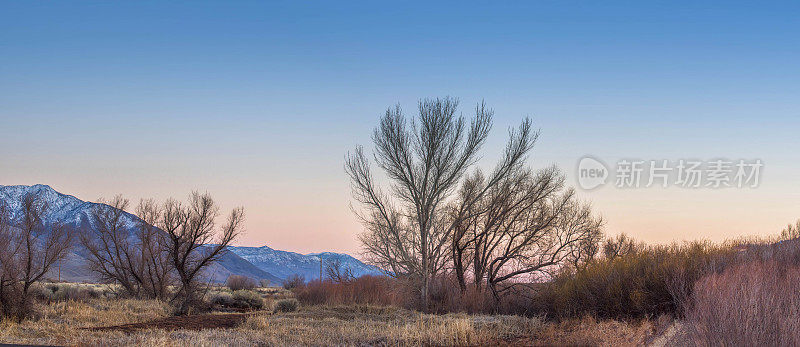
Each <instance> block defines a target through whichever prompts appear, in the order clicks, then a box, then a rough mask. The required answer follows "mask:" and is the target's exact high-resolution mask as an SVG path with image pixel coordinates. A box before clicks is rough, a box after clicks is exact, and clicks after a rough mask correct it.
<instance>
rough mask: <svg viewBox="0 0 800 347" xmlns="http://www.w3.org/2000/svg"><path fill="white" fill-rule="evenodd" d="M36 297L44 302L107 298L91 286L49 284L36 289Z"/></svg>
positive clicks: (103, 293) (38, 286)
mask: <svg viewBox="0 0 800 347" xmlns="http://www.w3.org/2000/svg"><path fill="white" fill-rule="evenodd" d="M33 290H35V293H34V296H35V297H36V298H37V299H39V300H42V301H48V302H57V301H85V300H88V299H92V298H98V297H101V296H105V295H106V293H105V292H103V291H101V290H98V289H96V288H95V287H93V286H90V285H80V284H69V283H48V284H40V285H37V286H36V287H35V289H33Z"/></svg>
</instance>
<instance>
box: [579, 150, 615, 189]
mask: <svg viewBox="0 0 800 347" xmlns="http://www.w3.org/2000/svg"><path fill="white" fill-rule="evenodd" d="M607 178H608V168H606V166H605V165H604V164H603V163H602V162H600V161H599V160H597V159H595V158H592V157H583V158H581V160H580V161H579V162H578V185H579V186H580V187H581V188H583V189H585V190H591V189H594V188H597V187H599V186H601V185H603V184H605V183H606V179H607Z"/></svg>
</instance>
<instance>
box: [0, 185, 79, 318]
mask: <svg viewBox="0 0 800 347" xmlns="http://www.w3.org/2000/svg"><path fill="white" fill-rule="evenodd" d="M21 205H22V220H21V223H19V225H17V226H12V225H11V220H10V216H9V211H8V210H7V209H6V208H5V207H0V312H2V315H3V316H5V317H12V318H14V319H16V320H22V319H24V318H25V317H27V316H28V315H29V314H30V313H31V304H32V302H31V301H32V295H31V286H32V285H33V284H34V283H35V282H37V281H39V280H40V279H42V278H43V276H45V275H46V274H47V273H48V272H49V271H50V269H51V267H52V266H53V264H55V263H56V262H58V261H59V260H61V259H63V258H64V257H65V256H66V255H67V254H68V252H69V250H70V248H71V246H72V235H73V233H72V231H71V230H70V229H68V228H66V227H63V226H62V225H44V224H43V222H42V216H43V214H44V213H45V212H46V211H47V208H48V207H47V203H46V202H45V201H44V200H43V199H42V198H41V197H40V196H39V195H36V194H26V195H24V196H23V198H22V201H21Z"/></svg>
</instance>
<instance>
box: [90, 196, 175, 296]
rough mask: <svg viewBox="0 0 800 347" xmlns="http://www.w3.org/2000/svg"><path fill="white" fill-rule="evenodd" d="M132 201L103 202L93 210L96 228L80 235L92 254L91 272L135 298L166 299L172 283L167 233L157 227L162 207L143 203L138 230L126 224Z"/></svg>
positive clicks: (136, 226)
mask: <svg viewBox="0 0 800 347" xmlns="http://www.w3.org/2000/svg"><path fill="white" fill-rule="evenodd" d="M127 207H128V200H126V199H124V198H122V197H121V196H116V197H114V199H112V200H111V201H108V202H104V201H102V200H101V201H100V203H98V204H97V205H95V206H94V207H93V209H92V218H93V220H94V226H95V227H94V228H89V229H87V230H85V231H84V232H83V233H81V235H80V241H81V244H82V245H83V246H84V248H85V249H86V250H87V252H88V253H89V256H88V257H87V261H88V263H89V267H90V269H91V270H92V271H93V272H94V273H95V274H97V275H98V276H99V277H100V279H101V280H103V281H106V282H112V281H113V282H114V283H117V284H119V285H120V286H121V287H122V289H123V291H124V292H125V293H126V294H128V295H131V296H134V297H146V298H156V299H165V298H166V297H167V295H168V289H169V284H170V269H169V262H168V257H167V254H166V252H165V251H164V250H163V244H164V240H165V239H164V237H165V235H164V233H163V232H161V231H159V230H158V229H157V228H155V227H154V226H153V225H152V224H151V223H153V222H155V219H156V218H157V216H158V214H159V213H160V212H159V211H158V207H157V206H156V205H155V203H154V202H153V201H152V200H143V201H141V202H140V204H139V206H138V208H137V213H138V214H139V216H140V218H141V219H139V220H138V222H137V225H135V226H134V228H135V231H134V232H131V230H130V227H129V226H128V225H126V222H127V221H128V220H129V219H128V216H127V213H126V212H125V210H126V209H127Z"/></svg>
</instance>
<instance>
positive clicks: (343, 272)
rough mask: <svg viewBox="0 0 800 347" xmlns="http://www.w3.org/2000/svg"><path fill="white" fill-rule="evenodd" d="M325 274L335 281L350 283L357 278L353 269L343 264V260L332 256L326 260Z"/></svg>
mask: <svg viewBox="0 0 800 347" xmlns="http://www.w3.org/2000/svg"><path fill="white" fill-rule="evenodd" d="M324 268H325V275H326V276H327V277H328V278H329V279H330V280H331V281H333V282H336V283H348V282H350V281H352V280H353V279H355V276H354V275H353V269H351V268H349V267H343V266H342V260H341V259H339V258H336V257H334V258H332V259H328V260H326V261H325V266H324Z"/></svg>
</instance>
